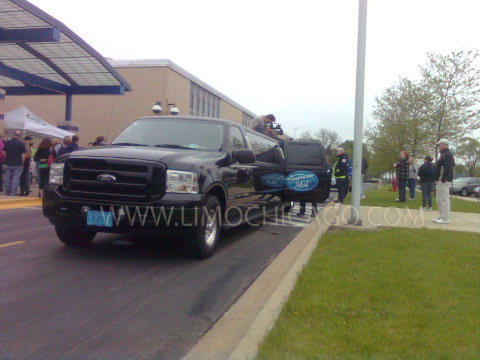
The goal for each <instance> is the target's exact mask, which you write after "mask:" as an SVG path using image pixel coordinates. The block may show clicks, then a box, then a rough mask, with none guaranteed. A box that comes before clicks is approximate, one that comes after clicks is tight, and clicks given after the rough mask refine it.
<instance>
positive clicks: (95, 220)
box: [87, 210, 113, 227]
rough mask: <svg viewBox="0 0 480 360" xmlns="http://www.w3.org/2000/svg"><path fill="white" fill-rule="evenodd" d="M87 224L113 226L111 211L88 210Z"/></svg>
mask: <svg viewBox="0 0 480 360" xmlns="http://www.w3.org/2000/svg"><path fill="white" fill-rule="evenodd" d="M87 225H89V226H102V227H113V216H112V213H111V212H107V211H95V210H90V211H88V212H87Z"/></svg>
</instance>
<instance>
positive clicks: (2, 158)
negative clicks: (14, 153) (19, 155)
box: [0, 134, 5, 192]
mask: <svg viewBox="0 0 480 360" xmlns="http://www.w3.org/2000/svg"><path fill="white" fill-rule="evenodd" d="M4 146H5V139H4V137H3V134H0V192H2V191H3V162H4V161H5V156H4V155H3V148H4Z"/></svg>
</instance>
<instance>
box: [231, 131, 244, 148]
mask: <svg viewBox="0 0 480 360" xmlns="http://www.w3.org/2000/svg"><path fill="white" fill-rule="evenodd" d="M246 148H247V147H246V146H245V140H244V139H243V135H242V132H241V131H240V129H239V128H238V127H236V126H232V127H231V128H230V149H231V150H237V149H246Z"/></svg>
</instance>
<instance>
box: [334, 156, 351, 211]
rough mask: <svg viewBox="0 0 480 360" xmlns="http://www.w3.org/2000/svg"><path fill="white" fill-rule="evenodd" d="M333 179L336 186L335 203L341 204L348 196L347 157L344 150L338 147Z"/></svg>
mask: <svg viewBox="0 0 480 360" xmlns="http://www.w3.org/2000/svg"><path fill="white" fill-rule="evenodd" d="M332 172H333V177H334V178H335V183H336V184H337V190H338V198H337V200H335V201H334V202H335V203H343V199H345V197H346V196H347V195H348V180H349V179H348V155H347V154H346V153H345V149H344V148H341V147H339V148H338V149H337V160H336V161H335V164H333V169H332Z"/></svg>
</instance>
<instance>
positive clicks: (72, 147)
mask: <svg viewBox="0 0 480 360" xmlns="http://www.w3.org/2000/svg"><path fill="white" fill-rule="evenodd" d="M79 140H80V138H79V137H78V135H73V136H72V143H71V144H70V146H69V147H68V149H67V150H68V151H67V152H69V153H71V152H74V151H77V150H78V141H79Z"/></svg>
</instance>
